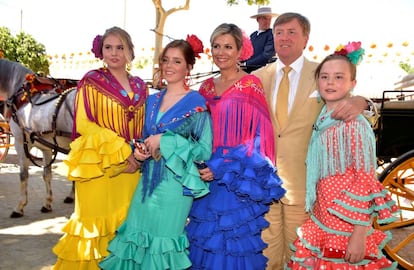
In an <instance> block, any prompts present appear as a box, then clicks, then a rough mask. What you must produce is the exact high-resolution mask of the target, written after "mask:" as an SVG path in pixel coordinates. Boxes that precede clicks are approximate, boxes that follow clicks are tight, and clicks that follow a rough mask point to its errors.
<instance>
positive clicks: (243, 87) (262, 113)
mask: <svg viewBox="0 0 414 270" xmlns="http://www.w3.org/2000/svg"><path fill="white" fill-rule="evenodd" d="M199 91H200V94H202V95H203V96H204V97H205V98H206V100H207V106H208V108H209V110H210V112H211V118H212V123H213V133H214V135H213V138H214V139H213V152H214V151H215V150H216V149H217V148H218V147H220V146H224V147H235V146H239V145H242V144H248V145H247V147H248V149H249V151H250V152H249V153H251V151H252V150H253V147H254V138H256V137H257V136H260V152H261V153H262V154H263V155H264V156H266V157H268V158H269V159H270V160H271V161H272V162H273V163H275V151H274V148H275V144H274V135H273V134H274V133H273V127H272V122H271V119H270V114H269V110H268V106H267V103H266V99H265V96H264V90H263V86H262V83H261V82H260V80H259V78H257V77H256V76H254V75H246V76H244V77H243V78H242V79H240V80H239V81H237V82H236V83H234V84H233V85H232V86H231V87H229V88H228V89H227V90H226V91H225V92H223V94H222V95H221V96H217V95H216V92H215V88H214V78H210V79H208V80H206V81H205V82H204V83H203V84H202V85H201V86H200V90H199Z"/></svg>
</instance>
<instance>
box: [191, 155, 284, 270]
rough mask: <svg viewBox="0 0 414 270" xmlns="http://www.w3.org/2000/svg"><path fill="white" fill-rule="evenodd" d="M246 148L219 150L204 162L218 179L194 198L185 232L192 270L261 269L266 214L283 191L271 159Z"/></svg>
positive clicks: (262, 264) (264, 265) (264, 264)
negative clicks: (199, 195)
mask: <svg viewBox="0 0 414 270" xmlns="http://www.w3.org/2000/svg"><path fill="white" fill-rule="evenodd" d="M246 152H247V149H246V147H238V148H232V149H230V148H226V149H224V148H219V149H217V151H216V152H215V154H214V156H213V157H212V158H211V159H210V160H209V161H208V166H209V167H210V169H211V170H212V171H213V172H214V175H215V178H216V180H214V181H213V182H211V183H210V190H211V193H210V194H208V195H206V196H205V197H203V198H201V199H198V200H195V201H194V203H193V208H192V210H191V214H190V223H189V225H188V226H187V232H188V235H189V238H190V242H191V243H192V245H191V246H190V259H191V261H192V262H193V266H192V269H237V270H243V269H246V270H254V269H264V268H265V267H266V262H267V259H266V258H265V257H264V256H263V254H262V250H263V249H264V248H265V247H266V244H265V243H264V242H263V240H262V239H261V231H262V230H263V228H265V227H267V226H268V222H267V221H266V220H265V219H264V214H265V213H267V212H268V210H269V205H270V203H271V202H272V201H273V200H278V199H279V198H280V197H282V196H283V194H284V193H285V190H284V189H283V188H282V187H281V180H280V178H279V177H278V176H277V175H276V171H275V169H274V167H273V166H272V164H271V163H270V161H269V160H266V159H264V158H263V157H262V156H261V155H259V154H257V153H255V152H253V153H252V155H251V156H246Z"/></svg>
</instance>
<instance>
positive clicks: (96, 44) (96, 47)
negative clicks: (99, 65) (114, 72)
mask: <svg viewBox="0 0 414 270" xmlns="http://www.w3.org/2000/svg"><path fill="white" fill-rule="evenodd" d="M101 41H102V36H101V35H97V36H96V37H95V38H94V39H93V43H92V49H91V51H92V52H93V54H94V55H95V57H96V58H99V59H101V60H102V59H103V55H102V51H101Z"/></svg>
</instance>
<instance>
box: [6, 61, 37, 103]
mask: <svg viewBox="0 0 414 270" xmlns="http://www.w3.org/2000/svg"><path fill="white" fill-rule="evenodd" d="M27 73H31V74H33V73H34V72H33V71H32V70H30V69H29V68H27V67H25V66H24V65H22V64H21V63H18V62H13V61H10V60H7V59H0V97H3V98H6V99H7V98H9V97H11V96H12V95H13V94H14V93H15V92H16V91H17V90H19V88H20V87H21V86H22V85H23V83H24V81H25V79H26V74H27Z"/></svg>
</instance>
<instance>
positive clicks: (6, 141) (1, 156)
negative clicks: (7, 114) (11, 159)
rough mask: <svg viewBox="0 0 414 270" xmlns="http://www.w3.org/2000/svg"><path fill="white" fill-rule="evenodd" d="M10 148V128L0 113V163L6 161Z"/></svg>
mask: <svg viewBox="0 0 414 270" xmlns="http://www.w3.org/2000/svg"><path fill="white" fill-rule="evenodd" d="M9 147H10V128H9V123H8V122H7V121H6V120H5V119H4V117H3V115H2V114H1V113H0V162H3V161H4V160H5V159H6V156H7V153H8V152H9Z"/></svg>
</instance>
